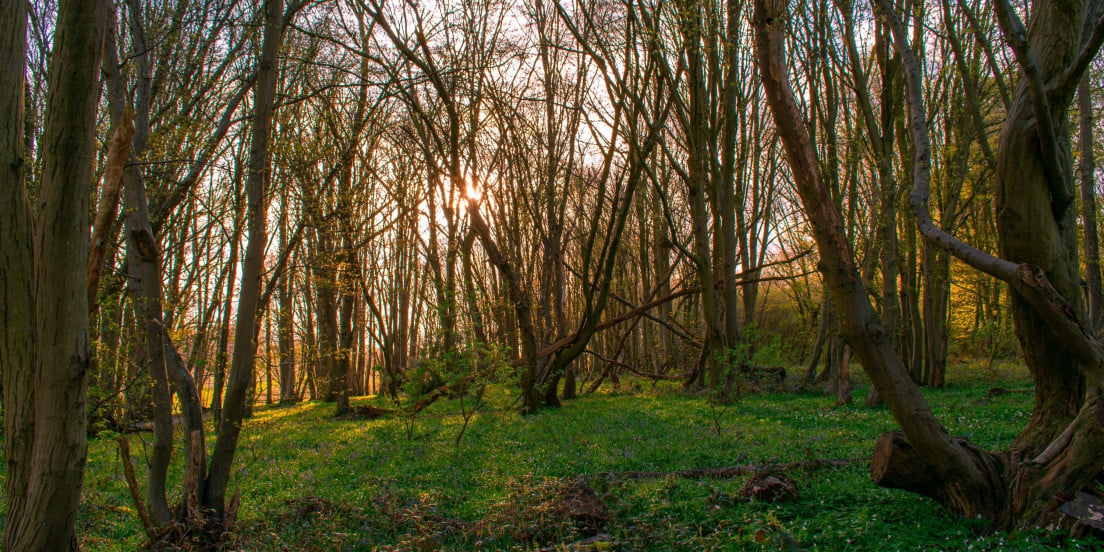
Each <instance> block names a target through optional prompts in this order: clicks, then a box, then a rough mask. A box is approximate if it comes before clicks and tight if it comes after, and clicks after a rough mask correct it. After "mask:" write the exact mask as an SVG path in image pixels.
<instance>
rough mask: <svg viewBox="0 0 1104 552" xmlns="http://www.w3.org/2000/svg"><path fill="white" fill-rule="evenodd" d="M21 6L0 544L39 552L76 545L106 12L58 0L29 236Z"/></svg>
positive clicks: (4, 50) (9, 59)
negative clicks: (91, 206) (91, 202)
mask: <svg viewBox="0 0 1104 552" xmlns="http://www.w3.org/2000/svg"><path fill="white" fill-rule="evenodd" d="M26 7H27V6H26V3H23V2H5V3H3V4H2V5H0V25H2V26H3V27H4V28H5V29H7V30H6V31H5V32H4V33H3V35H2V37H0V60H2V61H0V63H2V65H0V76H2V77H3V80H4V82H6V83H7V85H6V86H4V87H3V91H0V113H3V115H4V119H3V120H4V123H3V127H4V128H3V129H2V130H0V166H2V169H0V170H2V171H3V172H2V173H0V174H3V176H4V178H5V179H4V182H5V184H4V185H3V186H0V190H2V191H0V240H2V241H0V244H2V245H3V248H2V249H0V276H3V277H2V278H0V282H3V283H2V284H0V289H2V291H0V309H2V310H0V312H4V313H5V315H4V316H3V317H2V318H0V335H2V336H3V338H2V341H0V347H2V349H0V369H2V371H3V378H4V385H3V393H4V407H5V412H4V429H5V431H4V449H5V454H4V456H5V461H6V462H7V466H8V471H7V475H6V489H7V493H6V494H7V501H8V505H7V518H6V521H5V524H4V548H5V549H6V550H20V551H28V552H40V551H42V552H47V551H59V550H75V549H76V547H77V541H76V536H75V534H74V520H75V518H76V511H77V505H78V503H79V502H80V495H81V483H82V481H83V476H84V464H85V456H86V451H87V424H86V419H87V413H86V406H85V391H86V386H87V375H88V371H89V369H90V368H91V358H90V351H89V343H88V332H89V325H88V282H87V280H86V274H87V269H88V253H89V236H88V228H89V225H90V221H89V215H88V198H89V195H90V193H91V184H92V183H91V176H92V166H93V155H94V153H93V145H94V131H95V121H96V107H97V103H98V99H99V89H100V87H99V76H100V75H99V69H100V55H101V53H102V48H103V40H104V32H105V25H106V21H107V19H106V10H107V4H106V3H105V2H102V1H93V2H90V3H89V2H84V3H77V2H70V1H68V0H61V1H60V2H59V3H58V10H57V22H56V26H55V33H54V41H53V52H52V56H51V61H50V69H49V85H48V86H49V88H48V92H47V99H46V105H47V107H46V117H45V131H44V133H43V146H44V147H43V148H42V149H41V151H42V155H43V164H42V167H43V172H42V180H41V187H40V189H39V193H38V196H37V205H39V206H40V209H41V210H40V212H39V213H38V216H37V217H35V220H36V222H37V228H38V229H39V230H38V232H37V233H35V234H32V232H33V230H32V229H31V220H32V218H31V216H30V211H29V209H30V205H29V204H28V202H27V196H26V191H25V188H24V178H23V165H24V155H25V154H27V153H29V152H26V151H24V144H23V140H22V138H23V132H22V131H23V124H24V120H23V115H24V112H23V107H24V104H23V95H22V93H23V85H22V83H23V81H24V78H25V77H24V74H25V73H24V71H25V68H24V63H25V53H26V49H25V48H26V46H25V42H24V41H25V40H26V34H25V33H26V21H27V12H26ZM32 241H33V243H34V246H33V249H32Z"/></svg>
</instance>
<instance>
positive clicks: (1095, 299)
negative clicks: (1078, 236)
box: [1077, 74, 1104, 330]
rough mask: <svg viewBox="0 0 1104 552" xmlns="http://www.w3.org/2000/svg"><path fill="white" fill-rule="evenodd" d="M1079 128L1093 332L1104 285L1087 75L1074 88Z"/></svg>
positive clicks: (1103, 306) (1099, 323) (1102, 323)
mask: <svg viewBox="0 0 1104 552" xmlns="http://www.w3.org/2000/svg"><path fill="white" fill-rule="evenodd" d="M1077 109H1078V111H1079V113H1078V118H1077V120H1078V126H1079V127H1080V133H1079V135H1078V136H1079V138H1080V147H1081V162H1080V173H1081V180H1080V182H1081V225H1082V226H1084V227H1085V288H1086V292H1087V295H1088V300H1089V320H1090V322H1091V323H1092V325H1091V328H1092V329H1094V330H1101V329H1104V284H1101V277H1100V237H1099V236H1098V232H1097V227H1096V164H1095V162H1094V156H1095V145H1094V144H1093V105H1092V89H1091V88H1090V87H1089V75H1088V74H1086V75H1085V76H1084V77H1082V78H1081V83H1080V84H1079V85H1078V88H1077Z"/></svg>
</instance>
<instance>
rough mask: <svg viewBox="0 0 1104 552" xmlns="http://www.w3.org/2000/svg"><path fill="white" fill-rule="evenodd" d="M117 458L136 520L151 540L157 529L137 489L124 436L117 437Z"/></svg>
mask: <svg viewBox="0 0 1104 552" xmlns="http://www.w3.org/2000/svg"><path fill="white" fill-rule="evenodd" d="M118 441H119V456H121V457H122V460H123V476H124V477H126V482H127V488H128V489H129V490H130V498H131V499H132V500H134V509H135V510H137V511H138V519H139V520H141V522H142V528H144V529H145V531H146V536H148V537H150V539H151V540H152V539H153V538H154V537H155V536H156V535H157V527H156V526H155V525H154V524H153V520H152V519H150V514H149V510H148V509H146V503H145V502H144V501H142V490H141V489H140V488H139V487H138V478H137V477H135V476H134V461H133V460H131V458H130V441H129V440H127V438H126V436H124V435H120V436H119V439H118Z"/></svg>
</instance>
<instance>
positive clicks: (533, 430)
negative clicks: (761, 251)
mask: <svg viewBox="0 0 1104 552" xmlns="http://www.w3.org/2000/svg"><path fill="white" fill-rule="evenodd" d="M948 381H949V382H950V383H949V385H948V386H947V388H946V389H943V390H938V391H933V390H925V394H926V395H927V396H928V398H929V400H930V401H931V402H932V404H933V408H934V409H935V410H936V412H937V414H938V415H939V416H940V418H941V419H942V420H943V421H944V423H946V424H947V425H948V427H949V428H950V429H951V431H952V432H953V433H955V434H961V435H965V436H967V437H969V438H970V439H972V440H974V442H976V443H978V444H980V445H981V446H983V447H999V446H1002V445H1005V444H1007V443H1009V442H1010V441H1011V440H1012V439H1013V438H1014V437H1015V435H1016V433H1017V431H1018V430H1019V429H1020V428H1021V427H1022V426H1023V424H1024V423H1025V421H1026V419H1027V416H1028V414H1029V412H1030V407H1031V398H1032V395H1031V394H1030V386H1031V382H1030V379H1029V378H1028V376H1027V374H1026V372H1024V371H1022V370H1019V369H1016V368H1013V367H1008V366H1005V367H1001V368H999V369H991V368H990V369H986V368H975V367H968V366H958V367H956V368H954V369H953V370H952V371H951V373H950V375H949V378H948ZM856 383H857V384H858V385H857V388H856V393H855V397H856V398H857V402H861V398H862V397H864V396H865V395H864V393H865V389H864V388H863V387H862V382H861V381H857V382H856ZM994 388H999V389H1001V390H1007V391H1009V392H1008V393H1004V392H1003V391H996V392H992V391H991V390H993V389H994ZM512 400H513V394H512V393H511V392H510V390H507V389H500V390H497V391H496V392H491V393H489V394H488V398H487V404H486V407H485V409H484V410H483V411H481V412H480V413H478V414H476V415H475V416H474V417H473V418H472V419H471V421H470V424H469V425H468V427H467V429H466V431H465V433H464V435H463V439H462V440H461V441H460V442H459V444H458V443H457V442H456V438H457V435H458V434H459V432H460V430H461V426H462V425H463V416H461V406H460V404H459V402H458V401H456V400H452V401H440V402H438V403H437V404H434V405H433V406H432V407H431V408H430V409H427V410H426V411H423V412H422V413H420V414H419V415H418V416H416V417H414V418H402V417H399V418H394V417H392V418H389V419H379V420H335V419H333V417H332V412H333V405H332V404H325V403H317V402H310V403H305V404H299V405H295V406H292V407H271V408H258V410H257V413H256V416H255V418H253V419H252V420H251V421H250V422H248V424H247V426H246V427H245V430H244V433H243V435H244V437H243V442H242V446H241V447H240V448H239V451H238V455H237V460H236V462H237V464H236V465H237V471H236V473H234V475H233V478H232V483H231V484H232V486H235V488H237V489H238V490H239V491H240V492H241V504H242V506H241V511H240V514H239V523H238V526H237V528H236V531H235V536H234V537H233V542H232V543H231V544H229V545H228V546H227V548H226V549H227V550H249V551H253V550H257V551H283V550H288V551H331V550H332V551H359V550H365V551H368V550H770V551H778V550H784V551H785V550H827V551H837V550H840V551H842V550H869V551H883V550H1077V549H1083V550H1092V549H1101V543H1100V542H1096V541H1086V540H1081V541H1077V540H1070V539H1068V538H1066V537H1064V536H1057V535H1052V534H1048V533H1043V532H1016V533H993V532H990V531H988V530H986V528H985V527H984V525H983V524H981V523H980V522H976V521H972V520H962V519H958V518H956V517H953V516H951V515H948V514H947V513H945V512H943V511H942V510H941V509H940V508H939V507H938V506H937V505H936V504H935V503H934V502H932V501H930V500H928V499H925V498H921V497H919V496H917V495H913V494H910V493H906V492H902V491H894V490H887V489H881V488H878V487H876V486H874V485H873V484H872V483H870V481H869V479H868V476H867V465H866V463H865V462H863V461H857V462H855V463H852V464H849V465H847V466H844V467H826V466H817V465H815V464H814V465H810V466H807V467H796V468H791V469H789V470H788V472H787V474H786V475H788V476H789V477H790V478H792V480H793V481H794V482H795V483H796V486H797V489H798V493H799V494H798V497H797V500H796V501H793V502H779V503H772V502H765V501H760V500H754V499H745V498H743V497H742V496H741V495H740V492H739V490H740V488H741V486H742V485H744V483H745V482H746V481H747V479H748V476H746V475H741V476H735V477H725V478H709V477H684V476H680V475H675V474H672V475H665V474H669V473H670V472H675V471H678V470H689V469H697V468H719V467H725V466H734V465H765V464H770V463H794V462H807V461H814V460H830V459H862V458H866V457H869V456H870V454H871V450H872V447H873V444H874V440H875V438H876V437H877V436H878V434H879V433H881V432H882V431H886V430H890V429H893V428H894V424H893V421H892V419H891V417H890V415H889V413H888V411H887V410H886V409H884V408H867V407H864V406H842V407H836V406H834V405H833V401H832V399H830V398H827V397H825V396H822V395H819V394H814V393H804V392H794V391H786V390H778V391H775V392H770V393H766V394H760V395H753V396H747V397H744V398H742V399H741V400H740V401H739V402H738V403H737V404H735V405H733V406H730V407H726V408H720V407H718V408H711V407H710V406H709V405H708V403H707V401H706V400H705V399H704V397H701V396H690V395H687V394H685V393H684V392H683V391H681V389H680V387H679V386H677V385H673V384H667V385H662V384H661V385H660V386H658V387H655V388H653V387H652V385H651V383H650V382H640V381H637V382H630V383H629V385H627V386H625V387H624V388H623V389H622V390H620V391H617V392H615V391H612V390H606V391H605V392H599V393H597V394H594V395H588V396H584V397H582V398H580V399H577V400H572V401H568V402H567V403H566V404H565V406H564V407H563V408H560V409H549V410H545V411H543V412H541V413H540V414H538V415H536V416H531V417H521V416H519V415H518V414H517V413H516V412H515V409H514V408H511V401H512ZM376 401H378V402H376ZM354 404H360V405H363V404H376V405H377V406H382V407H389V406H392V405H388V404H387V403H386V401H382V400H379V399H375V398H360V399H356V400H355V401H354ZM149 441H150V436H149V435H148V434H137V435H133V436H132V437H131V443H132V444H131V448H132V450H133V451H134V455H135V458H136V463H137V464H139V472H140V474H139V476H140V477H141V471H142V465H143V460H144V457H143V454H144V452H143V451H144V450H145V449H148V446H149ZM117 447H118V445H117V443H116V442H115V440H114V436H111V435H107V434H104V435H101V437H99V438H97V439H96V440H94V441H93V442H92V443H91V448H90V451H89V463H88V469H87V476H86V479H85V492H84V500H83V505H82V507H81V510H80V513H79V518H78V533H79V535H80V538H81V541H82V543H81V544H82V549H83V550H86V551H100V550H103V551H116V550H118V551H122V550H128V551H129V550H135V549H138V548H139V547H140V546H141V545H142V544H143V542H144V538H143V536H142V535H141V529H140V526H139V523H138V520H137V519H136V517H135V515H134V507H133V504H132V502H131V500H130V498H129V494H128V492H127V488H126V483H125V481H124V477H123V469H122V467H121V462H120V456H119V452H118V448H117ZM629 472H651V473H645V474H640V473H637V474H632V473H629ZM684 475H692V474H684ZM172 477H173V478H174V481H178V480H179V477H180V474H179V473H174V474H173V475H172ZM176 486H177V487H179V484H178V483H177V484H176ZM588 537H589V538H588Z"/></svg>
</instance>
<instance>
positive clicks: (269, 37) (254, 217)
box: [203, 0, 284, 522]
mask: <svg viewBox="0 0 1104 552" xmlns="http://www.w3.org/2000/svg"><path fill="white" fill-rule="evenodd" d="M283 8H284V3H283V0H269V1H268V2H267V3H266V4H265V8H264V9H265V28H264V38H263V44H262V46H261V57H260V67H259V69H258V74H257V85H256V87H255V88H254V99H253V121H252V124H253V140H252V144H251V146H250V154H249V179H248V181H247V182H246V197H247V205H248V212H249V217H248V223H249V242H248V244H247V245H246V250H245V263H244V265H243V268H242V284H241V291H240V293H239V297H238V318H237V324H236V325H235V331H234V356H233V360H232V362H231V365H230V377H229V382H228V385H227V388H226V398H225V400H224V401H223V414H222V419H221V420H219V424H218V440H217V441H215V447H214V451H213V452H212V453H211V465H210V468H209V470H208V473H207V479H206V482H205V483H206V484H205V485H204V492H203V503H204V506H205V507H206V508H209V509H211V510H213V511H214V512H215V514H216V515H217V516H218V517H219V518H222V517H223V516H224V515H225V513H226V488H227V485H228V484H229V483H230V469H231V466H232V465H233V461H234V451H235V450H236V449H237V444H238V437H239V436H240V435H241V426H242V420H243V418H244V413H245V402H246V400H248V399H249V397H248V396H247V393H248V390H249V384H250V381H252V379H253V377H252V375H253V360H254V357H255V355H256V346H257V344H256V341H255V336H256V333H257V332H256V326H257V311H258V307H259V299H260V291H261V279H262V277H263V276H264V248H265V218H266V213H267V211H268V209H267V205H266V197H265V195H266V194H265V188H266V187H267V186H266V184H267V180H268V174H269V169H270V167H269V164H270V156H269V150H268V140H269V131H270V128H271V123H272V110H273V104H274V99H275V95H276V74H277V67H276V61H277V54H278V53H279V47H280V38H281V34H282V29H283V23H284V14H283ZM228 521H231V522H232V521H233V520H228Z"/></svg>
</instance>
